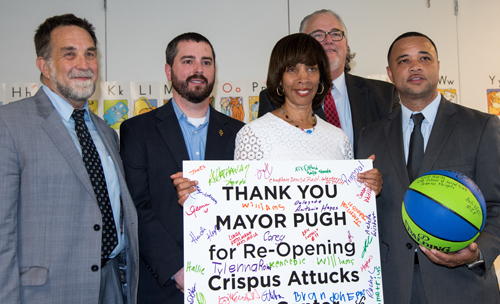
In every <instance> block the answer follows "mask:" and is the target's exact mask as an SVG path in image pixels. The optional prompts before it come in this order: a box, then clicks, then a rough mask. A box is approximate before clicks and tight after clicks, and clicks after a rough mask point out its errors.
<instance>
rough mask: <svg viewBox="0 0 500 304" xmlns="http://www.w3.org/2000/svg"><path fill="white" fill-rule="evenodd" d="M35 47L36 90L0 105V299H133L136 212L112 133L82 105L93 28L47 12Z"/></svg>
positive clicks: (92, 62) (88, 83) (108, 302)
mask: <svg viewBox="0 0 500 304" xmlns="http://www.w3.org/2000/svg"><path fill="white" fill-rule="evenodd" d="M35 48H36V53H37V59H36V65H37V67H38V69H39V70H40V72H41V75H40V80H41V82H42V83H43V87H42V88H40V89H39V90H38V92H37V93H36V95H35V96H33V97H30V98H26V99H23V100H20V101H17V102H13V103H10V104H7V105H5V106H1V107H0V155H1V158H0V303H37V304H40V303H42V304H49V303H82V304H84V303H85V304H86V303H102V304H104V303H105V304H116V303H127V304H133V303H136V298H137V283H138V262H139V250H138V238H137V213H136V210H135V206H134V203H133V201H132V198H131V196H130V194H129V192H128V190H127V186H126V182H125V177H124V173H123V167H122V162H121V159H120V155H119V153H118V136H117V133H116V132H115V131H114V130H112V129H111V128H110V127H109V126H108V125H107V124H106V123H105V122H104V121H103V120H102V119H100V118H98V117H97V116H96V115H94V114H93V113H91V112H90V111H89V109H88V103H87V99H88V98H89V97H90V96H91V95H92V94H93V93H94V90H95V86H96V82H97V75H98V64H97V39H96V35H95V32H94V27H93V26H92V24H90V23H89V22H88V21H87V20H85V19H81V18H77V17H75V16H74V15H72V14H66V15H61V16H54V17H51V18H48V19H47V20H45V22H44V23H42V24H41V25H40V26H39V27H38V29H37V31H36V33H35Z"/></svg>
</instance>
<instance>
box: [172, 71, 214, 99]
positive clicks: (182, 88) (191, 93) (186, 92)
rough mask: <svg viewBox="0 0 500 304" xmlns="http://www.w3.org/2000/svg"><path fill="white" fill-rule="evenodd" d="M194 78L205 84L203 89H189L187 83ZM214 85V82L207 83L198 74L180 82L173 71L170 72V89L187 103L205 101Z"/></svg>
mask: <svg viewBox="0 0 500 304" xmlns="http://www.w3.org/2000/svg"><path fill="white" fill-rule="evenodd" d="M196 78H198V79H201V80H203V81H204V82H205V83H206V86H205V88H203V86H195V87H194V89H193V90H190V89H189V81H191V80H192V79H196ZM214 84H215V80H214V81H212V82H211V83H209V82H208V80H207V78H205V76H203V75H200V74H194V75H191V76H189V77H188V78H186V81H182V80H180V79H179V78H177V76H176V75H175V73H174V71H173V70H172V87H173V88H174V89H175V91H176V92H177V93H179V95H181V96H182V98H184V99H186V100H187V101H189V102H192V103H201V102H202V101H204V100H205V99H207V98H208V96H210V94H211V93H212V90H213V88H214Z"/></svg>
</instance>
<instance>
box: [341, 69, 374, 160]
mask: <svg viewBox="0 0 500 304" xmlns="http://www.w3.org/2000/svg"><path fill="white" fill-rule="evenodd" d="M345 85H346V87H347V96H348V98H349V106H350V108H351V118H352V131H353V133H354V142H353V143H352V144H353V146H354V147H356V146H357V142H358V138H359V134H360V133H361V129H363V122H364V121H366V113H367V111H369V109H370V107H368V105H367V104H366V101H367V98H366V94H367V92H366V89H364V88H360V85H361V83H360V82H358V81H356V78H354V77H353V76H352V75H350V74H349V73H345ZM354 151H356V148H355V149H354Z"/></svg>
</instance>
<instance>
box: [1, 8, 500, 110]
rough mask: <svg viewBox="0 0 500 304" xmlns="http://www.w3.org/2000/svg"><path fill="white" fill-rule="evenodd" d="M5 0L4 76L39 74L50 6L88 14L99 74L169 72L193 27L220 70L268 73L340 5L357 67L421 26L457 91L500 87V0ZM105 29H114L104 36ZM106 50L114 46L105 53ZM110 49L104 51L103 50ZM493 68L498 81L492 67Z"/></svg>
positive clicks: (477, 103)
mask: <svg viewBox="0 0 500 304" xmlns="http://www.w3.org/2000/svg"><path fill="white" fill-rule="evenodd" d="M40 3H41V2H37V1H27V0H19V1H7V0H2V10H1V11H0V28H1V30H0V41H1V42H2V48H1V49H0V54H1V56H0V67H1V69H0V83H28V82H37V81H38V77H39V72H38V70H37V69H36V66H35V52H34V45H33V34H34V31H35V29H36V27H37V26H38V25H39V24H40V23H41V22H43V20H44V19H45V18H47V17H49V16H52V15H56V14H62V13H66V12H72V13H74V14H76V15H77V16H81V17H86V18H87V19H89V21H91V22H92V23H93V24H94V25H95V27H96V30H97V36H98V40H99V41H100V45H99V52H100V67H101V73H100V80H101V81H106V80H107V81H165V75H164V64H165V58H164V57H165V54H164V52H165V47H166V45H167V43H168V41H170V40H171V39H172V38H173V37H175V36H176V35H178V34H180V33H183V32H186V31H197V32H200V33H202V34H203V35H205V36H207V37H208V38H209V39H210V40H211V42H212V43H213V45H214V48H215V51H216V54H217V73H218V75H217V76H218V78H219V79H224V80H230V79H232V80H247V79H265V78H266V73H267V66H268V61H269V55H270V52H271V49H272V47H273V46H274V44H275V43H276V41H278V39H279V38H281V37H283V36H285V35H287V34H288V32H289V28H290V33H295V32H297V31H298V27H299V23H300V20H301V19H302V18H303V17H304V16H305V15H307V14H309V13H311V12H312V11H314V10H316V9H321V8H330V9H333V10H336V11H337V12H338V13H339V14H340V15H341V16H342V17H343V19H344V21H345V23H346V25H347V27H348V31H349V44H350V46H351V49H352V50H353V51H354V52H356V54H357V55H356V57H355V59H354V68H353V70H352V73H353V74H357V75H361V76H366V75H372V74H379V75H380V74H385V66H386V54H387V49H388V47H389V45H390V43H391V42H392V41H393V40H394V38H395V37H397V36H398V35H399V34H401V33H403V32H406V31H413V30H414V31H421V32H423V33H425V34H427V35H428V36H430V37H431V38H432V39H433V40H434V42H435V43H436V45H437V47H438V51H439V58H440V61H441V75H442V76H443V79H444V77H446V79H447V81H450V80H451V81H453V84H446V85H444V87H450V88H455V89H456V90H457V93H458V101H459V102H460V103H462V104H464V105H466V106H469V107H472V108H476V109H479V110H482V111H487V107H486V89H491V88H500V82H498V80H499V79H500V56H499V55H500V54H499V52H498V51H497V50H498V49H499V46H500V42H499V40H498V38H496V34H497V33H498V32H499V30H500V23H499V22H497V21H496V20H498V18H497V16H498V15H500V2H499V1H498V0H482V1H473V0H459V13H458V16H456V15H455V11H454V1H453V0H447V1H444V0H431V1H430V3H431V6H430V7H427V3H428V2H427V1H413V0H382V1H370V0H350V1H342V0H309V1H307V2H304V1H301V0H252V1H250V0H210V1H207V0H191V1H179V0H177V1H172V0H170V1H164V0H145V1H136V0H108V1H107V11H105V10H104V2H103V0H86V1H76V0H64V1H63V0H46V1H44V2H43V6H42V5H41V4H40ZM106 35H107V36H106ZM106 50H107V56H106ZM106 58H107V60H106ZM490 76H491V77H496V78H495V82H496V84H491V80H490V78H489V77H490Z"/></svg>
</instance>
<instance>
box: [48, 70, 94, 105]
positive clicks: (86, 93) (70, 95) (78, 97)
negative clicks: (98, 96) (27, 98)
mask: <svg viewBox="0 0 500 304" xmlns="http://www.w3.org/2000/svg"><path fill="white" fill-rule="evenodd" d="M49 66H50V78H51V79H50V80H51V81H52V83H53V84H54V87H55V88H56V90H57V91H58V92H59V94H61V96H63V97H64V98H65V99H67V100H74V101H78V102H80V101H86V100H87V99H88V98H89V97H90V96H92V94H94V91H95V85H96V84H95V82H94V81H93V78H94V72H93V71H92V70H90V69H88V70H85V71H81V70H76V69H73V70H71V72H70V73H69V74H68V77H69V78H70V79H72V78H74V77H90V79H87V80H84V81H80V80H73V82H74V84H73V85H65V84H62V83H61V82H59V81H58V80H57V75H56V73H55V69H54V67H53V65H52V62H49Z"/></svg>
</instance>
